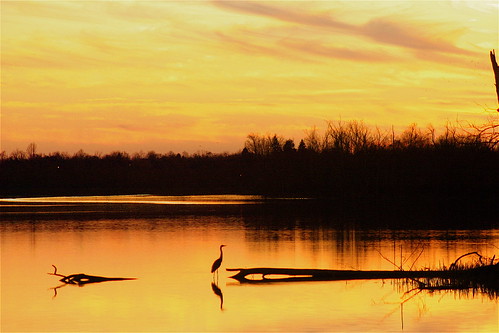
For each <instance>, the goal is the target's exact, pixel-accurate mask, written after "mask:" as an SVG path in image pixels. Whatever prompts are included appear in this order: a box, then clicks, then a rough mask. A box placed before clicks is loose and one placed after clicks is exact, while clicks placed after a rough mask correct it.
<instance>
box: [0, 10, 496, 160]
mask: <svg viewBox="0 0 499 333" xmlns="http://www.w3.org/2000/svg"><path fill="white" fill-rule="evenodd" d="M498 30H499V5H498V2H497V1H496V0H494V1H487V0H477V1H459V0H438V1H437V0H435V1H421V0H413V1H352V0H349V1H336V0H331V1H49V0H47V1H9V0H2V2H1V65H2V68H1V94H2V95H1V97H2V105H1V107H2V109H1V141H2V142H1V149H2V150H4V151H6V152H7V153H10V152H11V151H13V150H15V149H22V150H24V149H25V148H26V146H27V145H28V144H29V143H30V142H35V143H36V144H37V146H38V152H40V153H50V152H54V151H64V152H69V153H74V152H76V151H77V150H79V149H83V150H84V151H85V152H87V153H90V154H93V153H96V152H101V153H108V152H111V151H115V150H120V151H127V152H130V153H133V152H138V151H144V152H147V151H150V150H154V151H156V152H158V153H166V152H168V151H174V152H182V151H187V152H196V151H211V152H215V153H218V152H224V151H226V152H237V151H238V150H240V149H242V147H243V144H244V141H245V138H246V136H247V135H248V134H249V133H260V134H273V133H277V134H280V135H283V136H284V137H286V138H292V139H295V140H297V141H298V140H300V139H301V138H303V137H304V135H305V134H304V131H305V130H306V129H309V128H311V127H312V126H314V125H316V126H317V127H319V128H320V127H321V126H324V124H325V121H326V120H339V119H342V120H346V121H347V120H362V121H364V122H365V123H366V124H367V125H369V126H373V127H374V126H378V127H381V128H390V127H391V126H392V125H393V126H394V128H395V129H396V130H397V129H400V130H402V129H403V128H405V127H406V126H408V125H409V124H411V123H416V124H418V126H420V127H423V128H424V127H426V126H427V125H428V124H432V125H433V126H434V127H437V128H439V127H441V126H443V125H445V123H446V122H448V121H452V122H453V121H456V120H459V121H471V122H475V123H482V122H485V121H486V119H487V118H488V117H490V114H491V112H492V111H491V110H495V109H496V108H497V97H496V95H495V89H494V77H493V73H492V69H491V64H490V59H489V51H490V50H492V49H497V48H498V47H499V41H498V38H499V31H498ZM496 113H497V112H496Z"/></svg>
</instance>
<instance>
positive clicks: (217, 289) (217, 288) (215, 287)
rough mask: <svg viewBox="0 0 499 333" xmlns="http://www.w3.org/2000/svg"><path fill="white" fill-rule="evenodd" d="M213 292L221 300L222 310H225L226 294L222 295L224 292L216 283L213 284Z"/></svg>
mask: <svg viewBox="0 0 499 333" xmlns="http://www.w3.org/2000/svg"><path fill="white" fill-rule="evenodd" d="M211 290H213V293H214V294H215V295H217V296H218V298H220V310H222V311H223V310H224V309H223V306H224V294H223V293H222V290H221V289H220V288H219V287H218V286H217V285H216V283H214V282H212V283H211Z"/></svg>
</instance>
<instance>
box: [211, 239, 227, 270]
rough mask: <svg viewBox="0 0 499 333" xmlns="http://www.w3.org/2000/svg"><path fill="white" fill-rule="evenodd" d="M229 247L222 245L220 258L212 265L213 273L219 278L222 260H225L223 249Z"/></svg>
mask: <svg viewBox="0 0 499 333" xmlns="http://www.w3.org/2000/svg"><path fill="white" fill-rule="evenodd" d="M224 246H227V245H220V257H219V258H218V259H217V260H215V261H214V262H213V265H211V272H212V273H215V272H217V276H218V271H217V270H218V269H219V268H220V265H222V259H223V255H224V254H223V252H222V247H224Z"/></svg>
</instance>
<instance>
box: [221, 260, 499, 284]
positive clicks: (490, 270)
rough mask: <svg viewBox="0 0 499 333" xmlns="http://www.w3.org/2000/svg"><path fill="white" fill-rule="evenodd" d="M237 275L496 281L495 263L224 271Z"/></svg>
mask: <svg viewBox="0 0 499 333" xmlns="http://www.w3.org/2000/svg"><path fill="white" fill-rule="evenodd" d="M227 271H229V272H236V271H238V273H237V274H235V275H233V276H231V278H233V279H235V280H238V281H239V282H244V283H255V282H256V283H258V282H274V281H276V282H277V281H279V282H286V281H338V280H372V279H404V278H407V279H418V278H445V279H463V278H466V279H481V280H483V279H486V280H497V278H498V275H499V263H498V264H493V265H485V266H480V267H476V268H470V269H465V270H457V269H452V270H421V271H402V270H399V271H356V270H330V269H297V268H271V267H257V268H227ZM248 275H261V279H258V280H255V279H248V278H247V276H248Z"/></svg>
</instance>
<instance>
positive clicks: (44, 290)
mask: <svg viewBox="0 0 499 333" xmlns="http://www.w3.org/2000/svg"><path fill="white" fill-rule="evenodd" d="M179 202H181V203H182V205H181V206H182V207H181V209H179V208H176V207H178V205H177V203H179ZM295 206H296V203H295V202H287V203H285V204H283V203H282V202H281V203H279V207H278V208H277V209H274V208H272V209H269V204H268V203H264V201H263V200H261V198H258V197H236V196H229V197H227V196H224V197H211V196H208V197H206V196H204V197H181V198H174V197H152V196H133V197H92V198H88V197H87V198H56V199H36V200H35V199H30V200H23V199H16V200H2V205H1V206H0V207H1V208H2V222H1V229H0V230H1V259H2V275H1V298H2V299H1V330H2V332H30V331H40V332H49V331H50V332H59V331H64V332H69V331H78V332H102V331H110V332H118V331H119V332H160V331H230V332H234V331H293V332H295V331H341V332H345V331H362V332H365V331H376V332H387V331H391V332H393V331H407V332H421V331H448V332H470V331H473V332H497V331H498V329H499V326H498V325H499V324H498V301H497V299H494V298H493V297H490V296H488V295H484V294H480V293H477V294H474V295H473V294H472V293H456V292H453V291H445V292H435V293H427V292H420V293H417V292H416V291H413V292H409V293H406V292H407V290H408V289H407V288H405V289H404V286H402V285H401V284H400V281H399V282H397V281H394V280H361V281H329V282H293V283H271V284H258V285H255V284H240V283H238V282H237V281H235V280H233V279H230V278H229V276H230V274H229V273H230V272H226V271H225V268H239V267H292V268H325V269H361V270H369V269H373V270H377V269H394V266H393V264H392V263H390V262H389V261H392V262H395V263H397V264H400V263H401V262H402V263H403V265H404V268H405V269H409V268H410V266H413V269H419V268H423V267H440V266H442V265H447V266H448V265H449V264H450V263H452V262H453V261H454V260H455V259H456V258H457V257H459V256H460V255H461V254H464V253H467V252H471V251H480V252H481V253H482V254H483V255H485V256H489V257H492V256H493V255H494V254H495V253H498V252H499V230H498V229H495V228H488V229H473V230H469V229H468V230H463V229H455V230H442V229H440V230H433V229H414V230H407V228H404V229H401V228H374V227H372V226H369V227H366V226H363V225H362V221H353V222H352V220H349V219H348V218H345V217H342V218H338V219H336V218H335V217H334V215H333V216H331V215H328V216H324V215H320V216H319V215H317V214H312V212H311V211H308V212H307V210H306V209H305V210H304V211H305V212H303V210H302V211H301V212H302V213H300V214H295V211H293V209H292V207H295ZM158 207H161V208H158ZM200 207H201V208H200ZM290 211H291V213H290ZM401 218H402V217H401ZM430 224H431V223H430ZM220 244H227V247H225V248H224V260H223V264H222V268H221V270H220V273H219V276H218V279H215V280H214V278H213V276H212V274H211V273H210V267H211V264H212V262H213V260H214V259H216V258H217V257H218V256H219V250H218V248H219V245H220ZM420 254H421V255H420ZM418 255H420V257H419V258H418V259H417V260H416V257H417V256H418ZM383 257H385V258H386V259H385V258H383ZM52 264H53V265H56V266H57V268H58V273H61V274H64V275H69V274H76V273H86V274H90V275H101V276H108V277H134V278H137V280H130V281H110V282H102V283H95V284H87V285H85V286H84V287H78V286H74V285H64V284H62V283H61V282H59V281H58V280H59V278H58V277H56V276H53V275H48V274H46V273H48V272H53V268H52V266H51V265H52ZM213 281H215V282H216V283H215V286H213V285H212V282H213Z"/></svg>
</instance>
